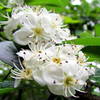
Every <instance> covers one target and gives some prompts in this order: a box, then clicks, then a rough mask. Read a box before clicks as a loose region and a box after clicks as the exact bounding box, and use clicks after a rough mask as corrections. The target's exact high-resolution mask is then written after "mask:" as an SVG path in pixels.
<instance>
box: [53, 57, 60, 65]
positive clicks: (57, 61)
mask: <svg viewBox="0 0 100 100" xmlns="http://www.w3.org/2000/svg"><path fill="white" fill-rule="evenodd" d="M52 61H53V62H54V63H56V64H60V63H61V59H60V58H52Z"/></svg>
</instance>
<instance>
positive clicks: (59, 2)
mask: <svg viewBox="0 0 100 100" xmlns="http://www.w3.org/2000/svg"><path fill="white" fill-rule="evenodd" d="M68 2H69V0H67V1H66V0H25V3H26V4H28V5H31V6H33V5H41V6H45V7H46V8H48V9H50V10H54V11H55V10H56V11H57V12H59V11H61V12H62V11H65V10H66V9H65V6H66V5H67V4H68ZM51 8H52V9H51Z"/></svg>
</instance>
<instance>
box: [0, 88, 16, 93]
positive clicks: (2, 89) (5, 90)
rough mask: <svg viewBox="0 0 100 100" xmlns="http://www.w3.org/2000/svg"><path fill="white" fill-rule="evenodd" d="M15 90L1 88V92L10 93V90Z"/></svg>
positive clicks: (12, 89)
mask: <svg viewBox="0 0 100 100" xmlns="http://www.w3.org/2000/svg"><path fill="white" fill-rule="evenodd" d="M14 90H15V88H1V89H0V94H4V93H8V92H11V91H14Z"/></svg>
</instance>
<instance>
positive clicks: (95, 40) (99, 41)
mask: <svg viewBox="0 0 100 100" xmlns="http://www.w3.org/2000/svg"><path fill="white" fill-rule="evenodd" d="M62 43H67V44H76V45H85V46H100V37H91V38H78V39H74V40H68V41H63V42H62Z"/></svg>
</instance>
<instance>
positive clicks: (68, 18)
mask: <svg viewBox="0 0 100 100" xmlns="http://www.w3.org/2000/svg"><path fill="white" fill-rule="evenodd" d="M63 18H64V23H66V24H76V23H81V21H80V20H75V19H72V18H71V17H68V16H63Z"/></svg>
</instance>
